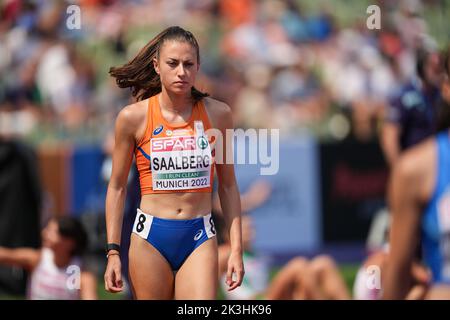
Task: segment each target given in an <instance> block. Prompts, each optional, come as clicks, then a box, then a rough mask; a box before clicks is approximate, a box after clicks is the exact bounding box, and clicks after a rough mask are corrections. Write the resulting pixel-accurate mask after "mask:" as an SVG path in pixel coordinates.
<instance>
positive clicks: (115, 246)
mask: <svg viewBox="0 0 450 320" xmlns="http://www.w3.org/2000/svg"><path fill="white" fill-rule="evenodd" d="M110 250H117V251H118V252H120V245H118V244H117V243H108V244H107V245H106V254H108V252H109V251H110Z"/></svg>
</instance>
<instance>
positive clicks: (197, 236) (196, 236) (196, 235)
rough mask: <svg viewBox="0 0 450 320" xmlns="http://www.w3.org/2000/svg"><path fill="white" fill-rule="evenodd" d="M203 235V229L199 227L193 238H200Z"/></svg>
mask: <svg viewBox="0 0 450 320" xmlns="http://www.w3.org/2000/svg"><path fill="white" fill-rule="evenodd" d="M202 235H203V230H202V229H200V230H198V231H197V233H196V234H195V236H194V240H195V241H197V240H198V239H200V237H201V236H202Z"/></svg>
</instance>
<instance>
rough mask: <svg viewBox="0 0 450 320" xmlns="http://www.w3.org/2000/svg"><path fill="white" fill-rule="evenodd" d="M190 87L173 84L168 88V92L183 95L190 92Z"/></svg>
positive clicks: (188, 85)
mask: <svg viewBox="0 0 450 320" xmlns="http://www.w3.org/2000/svg"><path fill="white" fill-rule="evenodd" d="M191 88H192V85H190V84H178V83H175V84H174V85H172V86H171V87H170V90H171V91H172V92H173V93H176V94H185V93H189V92H191Z"/></svg>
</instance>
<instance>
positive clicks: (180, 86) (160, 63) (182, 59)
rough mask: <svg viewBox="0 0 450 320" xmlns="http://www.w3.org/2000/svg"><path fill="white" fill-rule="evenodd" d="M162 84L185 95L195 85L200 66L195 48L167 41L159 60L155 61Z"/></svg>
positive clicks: (181, 42)
mask: <svg viewBox="0 0 450 320" xmlns="http://www.w3.org/2000/svg"><path fill="white" fill-rule="evenodd" d="M153 65H154V67H155V70H156V72H157V73H158V74H159V76H160V78H161V84H162V85H163V86H164V87H165V88H166V90H168V91H171V92H174V93H177V94H185V93H189V92H190V91H191V88H192V86H193V85H194V83H195V76H196V75H197V72H198V69H199V64H198V63H197V53H196V50H195V48H194V47H193V46H192V45H191V44H189V43H187V42H185V41H174V40H169V41H165V42H164V44H163V45H162V47H161V49H160V51H159V59H154V60H153Z"/></svg>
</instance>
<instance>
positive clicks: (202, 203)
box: [140, 192, 212, 220]
mask: <svg viewBox="0 0 450 320" xmlns="http://www.w3.org/2000/svg"><path fill="white" fill-rule="evenodd" d="M211 203H212V201H211V193H210V192H176V193H175V192H174V193H158V194H146V195H143V196H142V198H141V204H140V209H141V210H142V211H143V212H145V213H148V214H151V215H152V216H155V217H158V218H163V219H180V220H188V219H194V218H199V217H203V216H205V215H207V214H208V213H210V212H211Z"/></svg>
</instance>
